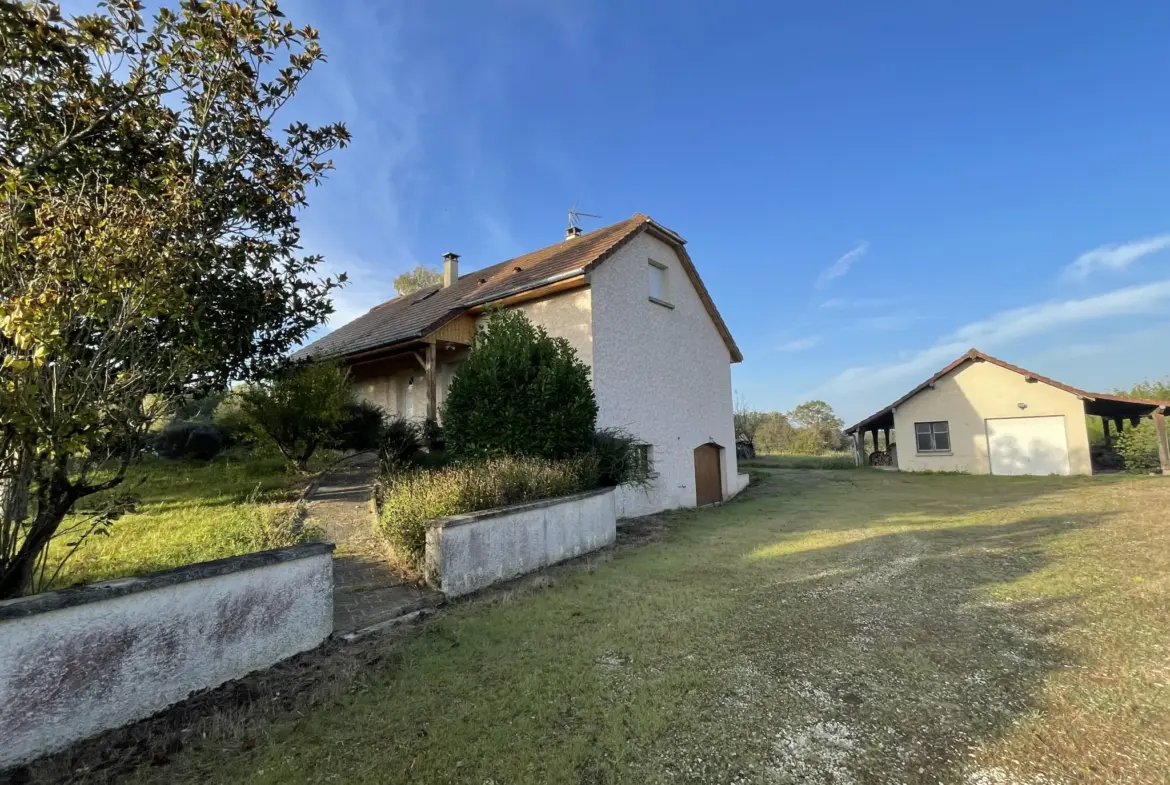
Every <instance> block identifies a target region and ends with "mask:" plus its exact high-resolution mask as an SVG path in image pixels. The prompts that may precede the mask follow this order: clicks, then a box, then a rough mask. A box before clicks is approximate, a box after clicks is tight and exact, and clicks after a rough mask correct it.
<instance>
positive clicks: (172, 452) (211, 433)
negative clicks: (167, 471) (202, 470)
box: [153, 421, 226, 461]
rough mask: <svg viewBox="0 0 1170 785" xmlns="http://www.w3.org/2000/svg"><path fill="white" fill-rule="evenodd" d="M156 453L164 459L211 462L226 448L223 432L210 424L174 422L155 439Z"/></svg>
mask: <svg viewBox="0 0 1170 785" xmlns="http://www.w3.org/2000/svg"><path fill="white" fill-rule="evenodd" d="M153 446H154V450H155V452H157V453H158V454H159V455H161V456H162V457H164V458H172V459H181V458H187V459H191V460H196V461H209V460H211V459H212V458H214V457H215V456H216V455H218V454H219V452H220V450H222V449H223V448H224V447H225V446H226V440H225V439H224V435H223V432H222V431H220V429H219V428H217V427H216V426H215V425H213V424H212V423H209V422H187V421H181V422H172V423H170V424H169V425H167V426H166V427H165V428H163V429H162V430H161V431H159V432H158V433H157V434H156V435H155V436H154V439H153Z"/></svg>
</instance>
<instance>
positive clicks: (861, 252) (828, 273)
mask: <svg viewBox="0 0 1170 785" xmlns="http://www.w3.org/2000/svg"><path fill="white" fill-rule="evenodd" d="M868 250H869V243H868V242H866V241H865V240H862V241H861V242H859V243H858V244H857V245H855V246H853V248H851V249H849V250H848V251H846V252H845V253H843V254H842V255H841V256H840V257H839V258H838V259H837V261H835V262H833V263H832V264H831V265H829V266H828V267H827V268H825V271H824V272H823V273H821V275H820V277H819V278H817V288H818V289H823V288H825V287H826V286H828V285H829V284H830V283H832V282H833V281H835V280H837V279H838V278H840V277H841V276H843V275H845V274H846V273H848V272H849V268H851V267H852V266H853V263H854V262H856V261H857V260H858V259H860V258H861V257H863V256H865V253H866V251H868Z"/></svg>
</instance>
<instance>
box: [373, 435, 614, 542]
mask: <svg viewBox="0 0 1170 785" xmlns="http://www.w3.org/2000/svg"><path fill="white" fill-rule="evenodd" d="M598 471H599V470H598V461H597V458H596V457H595V456H594V455H585V456H581V457H579V458H571V459H567V460H562V461H548V460H543V459H539V458H517V457H509V458H494V459H491V460H486V461H476V462H473V463H466V464H459V465H456V466H449V467H447V468H444V469H439V470H437V471H426V470H415V471H407V472H401V473H397V474H384V475H383V476H382V477H381V479H380V481H379V488H378V498H379V503H380V510H379V514H378V524H377V528H378V532H379V534H381V535H382V536H383V537H385V538H386V540H387V541H388V542H389V543H390V545H391V547H393V548H394V549H395V551H397V552H398V553H399V554H401V555H402V556H405V557H408V558H410V559H413V560H415V561H418V560H421V559H422V556H423V554H424V552H425V551H426V537H427V522H428V521H430V520H432V519H434V518H443V517H446V516H448V515H460V514H463V513H468V512H476V511H478V510H490V509H494V508H496V507H506V506H508V505H510V504H519V503H521V502H527V501H536V500H538V499H550V498H553V497H556V496H567V495H569V494H573V493H580V492H582V491H586V490H590V489H592V488H596V487H598V484H599V483H598Z"/></svg>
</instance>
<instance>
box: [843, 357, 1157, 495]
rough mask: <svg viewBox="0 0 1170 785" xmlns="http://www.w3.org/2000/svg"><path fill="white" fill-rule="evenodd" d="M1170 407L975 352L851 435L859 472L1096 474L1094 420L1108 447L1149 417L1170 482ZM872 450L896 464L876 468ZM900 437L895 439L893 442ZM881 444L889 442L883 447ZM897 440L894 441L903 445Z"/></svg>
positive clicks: (852, 429)
mask: <svg viewBox="0 0 1170 785" xmlns="http://www.w3.org/2000/svg"><path fill="white" fill-rule="evenodd" d="M1167 408H1170V401H1155V400H1148V399H1144V398H1133V397H1129V396H1125V395H1112V394H1107V393H1094V392H1086V391H1085V390H1080V389H1077V388H1076V387H1071V386H1069V385H1067V384H1062V383H1061V382H1058V381H1056V380H1054V379H1050V378H1048V377H1046V376H1041V375H1040V374H1037V373H1033V372H1032V371H1029V370H1026V369H1024V368H1020V367H1019V366H1016V365H1011V364H1010V363H1006V362H1004V361H1003V360H999V359H997V358H995V357H992V356H991V355H988V354H984V353H983V352H981V351H979V350H978V349H971V350H970V351H968V352H967V353H966V354H964V355H963V356H962V357H959V358H958V359H957V360H955V361H954V362H952V363H951V364H950V365H948V366H947V367H945V368H943V369H942V370H941V371H939V372H938V373H936V374H935V375H934V376H931V377H930V378H929V379H927V380H926V381H925V382H923V383H922V384H920V385H918V386H917V387H915V388H914V389H913V390H911V391H910V392H909V393H907V394H906V395H904V396H902V397H901V398H899V399H898V400H896V401H894V402H893V403H892V404H890V405H889V406H887V407H885V408H884V409H882V410H881V411H879V412H876V413H874V414H872V415H870V416H869V417H867V418H865V419H864V420H862V421H861V422H859V423H857V424H856V425H854V426H852V427H850V428H848V429H847V430H846V433H847V434H849V435H850V436H851V437H852V439H853V448H854V454H855V456H856V458H857V461H858V464H859V465H861V464H866V463H871V462H872V463H888V464H889V465H891V466H894V467H896V468H898V469H901V470H902V471H952V472H967V473H970V474H1004V475H1048V474H1092V473H1093V461H1092V458H1091V456H1090V451H1089V433H1088V422H1087V420H1086V415H1088V416H1096V417H1100V418H1101V421H1102V423H1103V425H1104V431H1105V440H1106V444H1110V443H1111V439H1112V437H1113V434H1114V433H1120V431H1121V428H1122V426H1123V424H1124V423H1125V421H1126V420H1128V421H1130V422H1131V423H1132V424H1133V425H1137V424H1138V423H1139V422H1140V421H1141V418H1143V417H1151V418H1153V420H1154V423H1155V425H1156V426H1157V431H1158V438H1159V452H1160V457H1161V464H1162V471H1163V473H1170V453H1168V451H1167V442H1166V425H1165V412H1166V410H1167ZM867 433H869V434H871V441H872V450H873V452H875V453H884V455H885V456H888V459H886V458H883V460H882V461H876V460H873V453H871V452H867V450H866V440H865V435H866V434H867ZM891 433H893V436H891ZM879 437H884V449H883V445H882V444H881V442H880V441H879ZM895 439H896V441H895Z"/></svg>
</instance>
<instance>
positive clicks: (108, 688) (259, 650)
mask: <svg viewBox="0 0 1170 785" xmlns="http://www.w3.org/2000/svg"><path fill="white" fill-rule="evenodd" d="M298 549H300V550H298ZM331 550H332V547H331V546H327V545H315V546H297V548H290V549H282V551H279V552H278V551H270V552H267V553H261V554H250V555H249V556H243V557H236V558H235V559H223V560H219V561H218V562H207V563H204V564H201V565H191V566H190V567H183V568H179V569H178V570H170V571H168V572H166V573H158V574H156V575H154V576H144V577H142V578H127V579H123V580H118V581H107V582H106V583H101V584H93V585H91V586H85V587H82V588H80V589H70V590H67V591H65V592H56V593H53V594H46V595H34V596H32V597H24V598H20V599H16V600H7V601H5V602H0V707H2V709H0V769H4V768H5V767H8V766H12V765H16V764H19V763H22V762H24V761H28V760H31V759H33V758H35V757H38V756H41V755H45V754H47V753H50V752H54V751H56V750H59V749H62V748H64V747H66V746H68V745H69V744H71V743H73V742H75V741H79V740H81V739H84V738H86V737H88V736H92V735H94V734H96V733H98V732H100V731H103V730H107V729H110V728H117V727H120V726H122V725H125V724H127V723H130V722H134V721H136V720H140V719H143V718H145V717H149V716H150V715H152V714H154V713H155V712H157V711H160V710H161V709H164V708H166V707H167V706H169V705H171V704H172V703H175V702H177V701H180V700H183V699H184V698H186V697H187V696H188V694H190V693H191V692H192V691H194V690H201V689H205V688H208V687H215V686H218V685H220V684H222V683H224V682H226V681H229V680H231V679H235V678H239V677H241V676H243V675H245V674H247V673H249V672H251V671H254V670H258V669H260V668H266V667H268V666H270V665H273V664H274V663H276V662H279V661H280V660H283V659H286V658H287V657H291V656H292V655H294V654H296V653H298V652H302V651H306V650H308V649H311V648H313V647H315V646H317V645H318V644H320V643H321V642H322V641H323V640H325V638H327V637H328V636H329V634H330V633H331V632H332V631H333V555H332V553H331ZM290 552H296V555H290ZM300 554H307V555H300ZM235 561H238V562H241V563H244V564H250V563H259V564H260V565H261V566H256V567H244V568H239V569H237V568H232V571H224V570H222V569H221V570H219V571H218V574H215V573H216V571H215V570H211V569H208V568H212V567H215V566H216V565H219V566H220V567H222V566H223V565H226V564H229V563H232V562H235ZM201 570H203V571H205V572H206V573H210V574H209V575H208V577H198V576H196V577H191V574H192V573H199V572H200V571H201ZM180 574H182V575H184V576H186V578H185V579H183V580H182V581H181V582H174V583H168V582H167V581H168V580H169V579H173V578H175V576H177V575H180ZM138 586H154V587H155V588H146V589H144V590H137V588H138ZM95 596H96V597H99V599H95V600H92V601H90V600H91V599H92V597H95ZM62 598H81V599H80V600H77V601H73V602H71V601H68V600H67V601H64V602H58V603H55V602H54V601H55V600H58V599H62Z"/></svg>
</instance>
